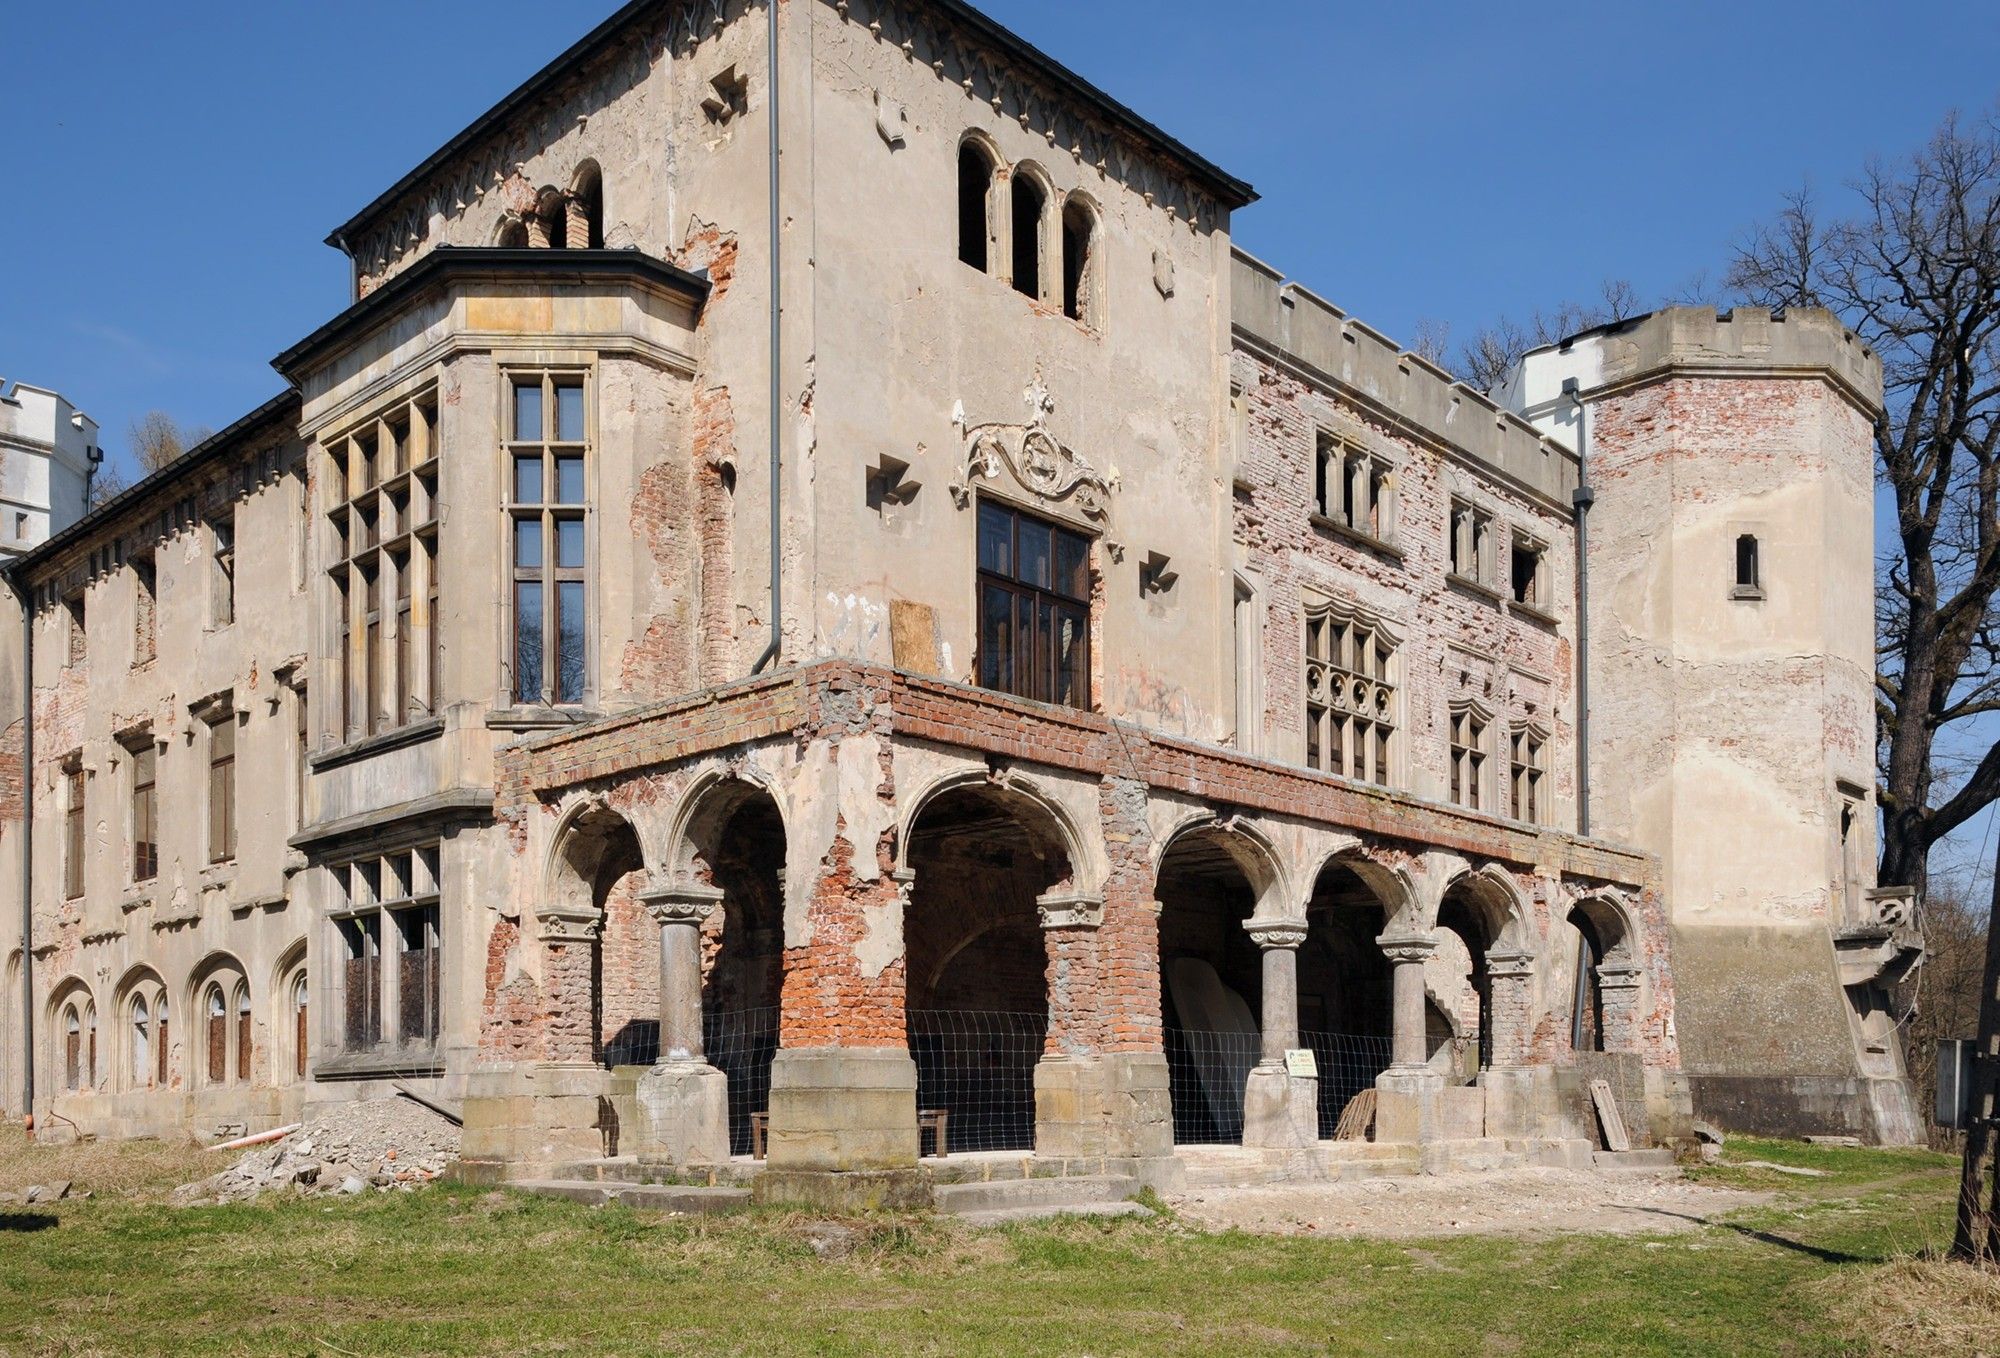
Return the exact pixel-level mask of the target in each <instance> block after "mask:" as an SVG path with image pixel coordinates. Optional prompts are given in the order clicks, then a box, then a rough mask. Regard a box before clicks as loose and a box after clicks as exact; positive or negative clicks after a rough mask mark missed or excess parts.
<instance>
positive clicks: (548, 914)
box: [535, 906, 604, 943]
mask: <svg viewBox="0 0 2000 1358" xmlns="http://www.w3.org/2000/svg"><path fill="white" fill-rule="evenodd" d="M535 924H536V937H537V938H538V939H540V941H541V942H543V943H589V942H592V941H594V940H595V939H596V938H597V935H598V931H599V930H600V929H602V928H603V927H604V912H603V911H602V910H596V909H589V910H577V909H571V908H568V907H564V906H551V907H549V908H548V909H545V910H539V911H537V912H536V913H535Z"/></svg>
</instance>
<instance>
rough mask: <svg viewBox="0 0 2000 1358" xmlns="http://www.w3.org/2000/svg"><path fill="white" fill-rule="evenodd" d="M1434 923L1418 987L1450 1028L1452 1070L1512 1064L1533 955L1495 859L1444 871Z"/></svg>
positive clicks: (1523, 1031)
mask: <svg viewBox="0 0 2000 1358" xmlns="http://www.w3.org/2000/svg"><path fill="white" fill-rule="evenodd" d="M1433 923H1434V928H1433V936H1434V937H1435V938H1436V939H1437V941H1438V945H1439V947H1438V952H1437V954H1436V955H1435V956H1434V957H1433V959H1432V960H1431V962H1429V963H1427V964H1426V966H1425V985H1426V989H1427V990H1428V992H1429V995H1430V999H1431V1002H1432V1003H1433V1004H1434V1005H1435V1006H1436V1009H1437V1011H1438V1012H1440V1013H1441V1014H1442V1015H1443V1017H1444V1018H1445V1019H1446V1021H1447V1023H1448V1024H1449V1027H1450V1030H1451V1032H1450V1036H1451V1039H1452V1041H1453V1057H1452V1060H1453V1066H1452V1070H1453V1071H1454V1072H1456V1074H1457V1075H1459V1076H1460V1077H1462V1078H1463V1079H1466V1080H1469V1079H1471V1078H1472V1077H1474V1076H1476V1075H1477V1074H1478V1073H1479V1072H1480V1071H1483V1070H1488V1069H1491V1068H1492V1067H1493V1066H1494V1065H1495V1064H1499V1065H1517V1064H1519V1063H1520V1062H1521V1061H1522V1060H1523V1059H1524V1058H1525V1055H1526V1052H1527V1044H1528V1029H1529V1027H1530V1024H1529V1019H1528V1013H1527V1006H1528V984H1529V980H1530V971H1531V967H1532V964H1533V961H1534V951H1533V949H1532V947H1531V946H1530V944H1529V939H1530V934H1529V930H1528V924H1527V919H1526V907H1525V904H1524V902H1523V901H1522V899H1521V894H1520V891H1519V889H1518V888H1517V887H1516V886H1515V884H1514V883H1513V882H1512V881H1511V880H1510V879H1509V877H1508V875H1507V874H1506V872H1505V871H1504V870H1503V869H1501V868H1499V867H1498V865H1495V864H1484V865H1481V866H1479V867H1476V868H1475V867H1472V866H1470V865H1466V866H1464V867H1463V868H1461V869H1460V870H1459V871H1456V872H1452V873H1450V874H1449V875H1447V876H1446V877H1445V879H1444V881H1443V883H1442V886H1441V888H1440V889H1439V891H1438V896H1437V906H1436V911H1435V915H1434V917H1433ZM1461 948H1462V950H1463V954H1464V955H1463V957H1462V958H1461V957H1460V955H1459V954H1460V950H1461ZM1433 1036H1434V1037H1435V1036H1439V1034H1437V1033H1434V1034H1433ZM1436 1055H1437V1053H1436V1052H1435V1050H1434V1051H1433V1056H1434V1057H1435V1056H1436Z"/></svg>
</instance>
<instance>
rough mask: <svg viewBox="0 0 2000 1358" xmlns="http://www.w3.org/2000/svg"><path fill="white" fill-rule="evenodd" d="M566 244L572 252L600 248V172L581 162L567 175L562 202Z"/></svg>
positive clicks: (593, 164)
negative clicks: (566, 190)
mask: <svg viewBox="0 0 2000 1358" xmlns="http://www.w3.org/2000/svg"><path fill="white" fill-rule="evenodd" d="M566 206H567V209H568V213H569V230H568V237H569V244H570V248H571V249H574V250H585V249H588V250H602V249H603V248H604V223H605V216H604V171H603V170H602V169H600V168H599V167H598V164H597V162H596V161H595V160H591V159H585V160H584V161H583V162H582V163H580V164H579V165H578V166H577V167H576V171H575V173H574V174H572V175H571V176H570V181H569V195H568V199H567V203H566Z"/></svg>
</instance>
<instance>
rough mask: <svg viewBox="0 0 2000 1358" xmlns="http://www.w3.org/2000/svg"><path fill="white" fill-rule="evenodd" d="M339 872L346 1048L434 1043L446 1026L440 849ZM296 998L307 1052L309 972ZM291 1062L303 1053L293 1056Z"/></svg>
mask: <svg viewBox="0 0 2000 1358" xmlns="http://www.w3.org/2000/svg"><path fill="white" fill-rule="evenodd" d="M333 873H334V881H335V884H336V886H337V888H338V889H339V890H340V891H341V892H342V893H343V894H344V897H345V899H344V900H343V901H342V902H341V903H340V904H339V906H338V908H337V910H336V914H335V919H336V926H337V929H338V932H339V938H340V958H341V965H340V975H339V980H340V990H341V994H340V997H339V999H340V1004H339V1006H338V1008H339V1012H340V1031H339V1038H340V1044H341V1046H342V1048H343V1049H344V1050H346V1051H349V1052H366V1051H372V1050H375V1049H377V1048H379V1047H381V1046H382V1045H383V1043H384V1041H385V1039H389V1040H390V1041H391V1042H392V1044H393V1045H395V1046H398V1047H401V1048H404V1049H409V1048H420V1049H432V1048H435V1046H436V1045H437V1041H438V1037H439V1034H440V1033H441V1032H442V1030H443V993H444V992H443V980H444V966H443V958H444V953H443V937H442V921H443V916H442V913H441V905H442V901H441V898H440V896H439V892H438V848H437V846H436V845H429V846H426V847H423V848H418V849H414V850H402V851H399V852H396V853H390V854H384V855H381V856H380V857H372V858H364V859H360V860H358V861H355V862H352V863H348V864H345V865H343V866H341V867H338V868H335V869H333ZM291 1001H292V1004H293V1005H294V1022H295V1024H296V1025H297V1030H298V1031H297V1035H296V1036H295V1038H294V1041H295V1043H298V1044H299V1045H300V1050H301V1051H303V1043H304V1040H305V1038H304V1035H305V1003H306V991H305V986H304V978H303V976H301V977H300V979H299V981H298V982H296V983H295V987H294V990H293V992H292V996H291ZM293 1059H294V1061H295V1062H300V1063H302V1062H303V1061H304V1059H305V1058H304V1057H303V1055H299V1054H296V1053H295V1055H294V1058H293ZM299 1071H300V1073H301V1074H302V1073H303V1065H302V1064H301V1065H300V1066H299Z"/></svg>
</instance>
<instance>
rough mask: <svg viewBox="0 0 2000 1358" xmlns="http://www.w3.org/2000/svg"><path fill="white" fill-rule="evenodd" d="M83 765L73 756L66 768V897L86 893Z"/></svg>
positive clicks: (64, 860) (74, 897)
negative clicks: (84, 880) (84, 890)
mask: <svg viewBox="0 0 2000 1358" xmlns="http://www.w3.org/2000/svg"><path fill="white" fill-rule="evenodd" d="M84 845H85V839H84V820H83V764H82V763H81V761H80V760H78V759H75V758H72V759H71V760H70V762H68V763H67V764H65V765H64V767H63V896H64V897H65V898H67V899H69V900H72V901H73V900H75V899H76V898H77V897H79V896H81V895H83V852H84Z"/></svg>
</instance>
